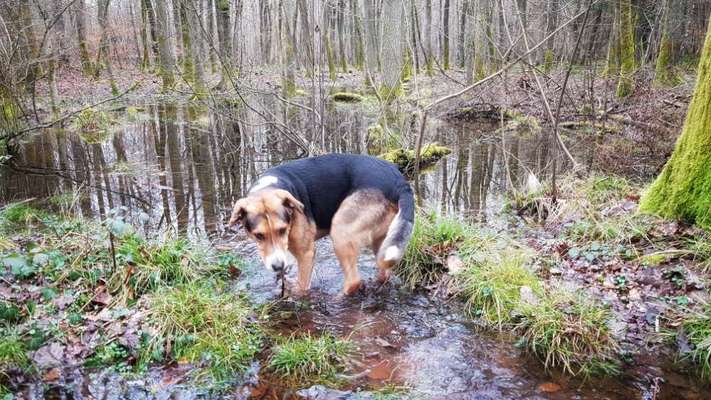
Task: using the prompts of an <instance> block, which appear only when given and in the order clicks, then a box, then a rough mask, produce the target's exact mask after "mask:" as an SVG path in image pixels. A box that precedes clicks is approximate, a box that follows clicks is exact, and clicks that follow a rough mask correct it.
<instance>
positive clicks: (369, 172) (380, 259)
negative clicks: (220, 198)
mask: <svg viewBox="0 0 711 400" xmlns="http://www.w3.org/2000/svg"><path fill="white" fill-rule="evenodd" d="M414 218H415V202H414V197H413V194H412V189H411V188H410V185H409V183H408V182H407V181H406V180H405V178H404V177H403V175H402V174H401V173H400V171H398V169H397V167H396V166H395V165H394V164H392V163H390V162H387V161H384V160H381V159H379V158H375V157H371V156H365V155H355V154H329V155H324V156H317V157H310V158H304V159H300V160H295V161H290V162H287V163H284V164H281V165H279V166H276V167H272V168H270V169H268V170H267V171H266V172H264V173H263V174H262V175H261V176H260V178H259V179H258V180H257V181H256V182H254V183H253V184H252V186H251V187H250V189H249V191H248V193H247V196H246V197H244V198H242V199H240V200H238V201H237V202H236V203H235V205H234V208H233V210H232V215H231V217H230V220H229V224H228V225H229V226H230V227H234V226H236V225H241V226H242V227H243V228H244V229H245V230H246V231H247V233H248V235H249V237H250V238H251V239H252V240H254V241H255V242H256V244H257V247H258V249H259V255H260V256H261V259H262V261H263V262H264V266H265V267H266V268H267V269H268V270H271V271H274V272H276V273H283V272H284V271H286V270H288V269H289V268H290V267H291V266H292V265H294V264H296V266H297V269H298V273H297V280H296V291H297V294H299V295H301V294H304V293H306V292H307V291H308V290H309V289H310V286H311V275H312V272H313V268H314V255H315V247H314V243H315V241H316V240H318V239H320V238H322V237H324V236H326V235H329V236H330V237H331V239H332V241H333V247H334V250H335V253H336V257H337V258H338V261H339V263H340V265H341V269H342V270H343V274H344V283H343V291H342V294H344V295H350V294H353V293H354V292H356V291H357V290H358V289H359V288H360V287H361V285H362V281H361V279H360V274H359V273H358V266H357V260H358V255H359V253H360V251H361V250H362V249H363V248H364V247H370V248H371V249H372V250H373V253H374V254H375V256H376V264H377V266H378V281H379V282H380V283H385V282H387V281H388V279H389V278H390V275H391V270H392V267H393V266H395V265H396V264H397V263H398V262H400V260H401V259H402V257H403V255H404V253H405V248H406V247H407V243H408V242H409V240H410V236H411V235H412V229H413V225H414Z"/></svg>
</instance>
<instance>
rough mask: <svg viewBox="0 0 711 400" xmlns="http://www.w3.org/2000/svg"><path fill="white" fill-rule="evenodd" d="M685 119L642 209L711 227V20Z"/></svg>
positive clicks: (642, 201)
mask: <svg viewBox="0 0 711 400" xmlns="http://www.w3.org/2000/svg"><path fill="white" fill-rule="evenodd" d="M698 71H699V72H698V80H697V83H696V89H695V90H694V97H693V99H692V100H691V104H690V105H689V111H688V113H687V115H686V122H685V123H684V129H683V130H682V133H681V136H680V137H679V139H678V140H677V143H676V148H675V149H674V152H673V153H672V156H671V158H670V159H669V161H668V162H667V164H666V165H665V166H664V169H663V170H662V173H661V174H660V175H659V177H657V179H656V180H655V181H654V183H652V185H651V186H650V187H649V188H648V189H647V191H646V193H645V194H644V196H643V197H642V200H641V202H640V210H641V211H643V212H648V213H652V214H658V215H661V216H664V217H668V218H678V219H681V220H684V221H686V222H693V223H696V224H698V225H700V226H703V227H706V228H709V227H711V168H709V165H711V133H709V130H708V127H709V126H711V19H710V20H709V28H708V31H707V34H706V42H705V44H704V49H703V52H702V55H701V59H700V60H699V67H698Z"/></svg>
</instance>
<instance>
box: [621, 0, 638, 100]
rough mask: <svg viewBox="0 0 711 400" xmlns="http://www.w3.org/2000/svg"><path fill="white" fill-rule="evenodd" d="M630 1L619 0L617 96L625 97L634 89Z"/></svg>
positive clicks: (632, 32) (633, 50)
mask: <svg viewBox="0 0 711 400" xmlns="http://www.w3.org/2000/svg"><path fill="white" fill-rule="evenodd" d="M634 25H635V24H634V14H633V13H632V1H631V0H620V28H619V35H620V37H619V39H620V41H619V54H620V77H619V80H618V81H617V97H627V96H629V95H631V94H632V92H633V91H634V80H633V75H634V70H635V40H634V31H635V27H634Z"/></svg>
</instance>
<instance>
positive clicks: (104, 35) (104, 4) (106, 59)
mask: <svg viewBox="0 0 711 400" xmlns="http://www.w3.org/2000/svg"><path fill="white" fill-rule="evenodd" d="M110 3H111V0H98V4H97V6H98V19H99V27H100V28H101V39H100V40H99V52H98V55H97V57H96V69H95V70H94V76H95V77H96V78H98V77H99V74H100V73H101V67H100V65H101V64H102V63H103V64H104V66H105V67H106V73H107V74H108V75H109V84H110V85H111V93H112V94H113V95H114V96H116V95H118V87H117V86H116V80H115V79H114V71H113V67H112V66H111V55H110V52H109V32H108V28H109V26H108V24H109V21H108V19H109V6H110Z"/></svg>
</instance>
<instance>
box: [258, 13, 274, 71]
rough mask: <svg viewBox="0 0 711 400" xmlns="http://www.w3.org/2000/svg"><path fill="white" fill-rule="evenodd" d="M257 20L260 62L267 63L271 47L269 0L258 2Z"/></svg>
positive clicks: (269, 58)
mask: <svg viewBox="0 0 711 400" xmlns="http://www.w3.org/2000/svg"><path fill="white" fill-rule="evenodd" d="M259 20H260V28H261V29H260V34H259V45H260V48H261V50H262V62H264V63H265V64H269V63H270V62H271V47H272V40H271V39H272V22H271V8H270V7H269V1H266V0H264V1H260V2H259Z"/></svg>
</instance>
